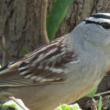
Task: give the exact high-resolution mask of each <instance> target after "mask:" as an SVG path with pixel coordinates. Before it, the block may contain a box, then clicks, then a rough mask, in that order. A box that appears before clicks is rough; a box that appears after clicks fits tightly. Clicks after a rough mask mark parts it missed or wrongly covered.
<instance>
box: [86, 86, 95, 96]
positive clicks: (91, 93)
mask: <svg viewBox="0 0 110 110" xmlns="http://www.w3.org/2000/svg"><path fill="white" fill-rule="evenodd" d="M96 92H97V87H94V88H92V89H91V91H90V92H89V93H88V94H87V95H86V96H87V97H94V95H95V94H96Z"/></svg>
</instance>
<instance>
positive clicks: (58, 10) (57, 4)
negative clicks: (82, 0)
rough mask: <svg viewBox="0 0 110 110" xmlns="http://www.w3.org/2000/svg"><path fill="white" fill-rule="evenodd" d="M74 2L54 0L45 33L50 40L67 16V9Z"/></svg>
mask: <svg viewBox="0 0 110 110" xmlns="http://www.w3.org/2000/svg"><path fill="white" fill-rule="evenodd" d="M73 1H75V0H55V1H54V4H53V7H52V10H51V12H50V13H49V15H48V18H47V32H48V36H49V39H50V40H53V38H54V37H55V34H56V32H57V31H58V29H59V26H60V24H61V23H62V21H63V20H64V18H65V16H66V15H67V12H68V9H69V8H70V6H71V4H72V3H73Z"/></svg>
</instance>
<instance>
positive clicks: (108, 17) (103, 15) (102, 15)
mask: <svg viewBox="0 0 110 110" xmlns="http://www.w3.org/2000/svg"><path fill="white" fill-rule="evenodd" d="M91 17H94V18H97V19H98V18H103V19H110V16H109V15H106V14H95V15H92V16H91Z"/></svg>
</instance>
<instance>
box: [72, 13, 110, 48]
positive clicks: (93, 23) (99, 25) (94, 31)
mask: <svg viewBox="0 0 110 110" xmlns="http://www.w3.org/2000/svg"><path fill="white" fill-rule="evenodd" d="M72 32H73V34H75V36H76V37H77V38H76V39H78V40H79V41H78V42H79V43H80V41H82V40H84V41H88V42H90V43H91V44H93V45H94V46H97V47H103V48H108V47H109V49H110V13H97V14H94V15H92V16H90V17H88V18H86V19H85V20H84V21H82V22H81V23H80V24H79V25H78V26H76V28H75V29H74V30H73V31H72Z"/></svg>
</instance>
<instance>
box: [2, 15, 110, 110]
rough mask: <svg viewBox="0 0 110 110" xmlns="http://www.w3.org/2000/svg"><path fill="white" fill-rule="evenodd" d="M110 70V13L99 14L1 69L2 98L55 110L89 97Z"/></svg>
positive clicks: (42, 109)
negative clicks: (18, 100) (12, 97)
mask: <svg viewBox="0 0 110 110" xmlns="http://www.w3.org/2000/svg"><path fill="white" fill-rule="evenodd" d="M109 70H110V13H96V14H93V15H91V16H90V17H87V18H85V19H84V20H82V21H81V22H80V23H79V24H78V25H77V26H76V27H75V28H74V29H73V30H72V31H71V32H70V33H68V34H66V35H63V36H61V37H59V38H56V39H55V40H54V41H52V42H50V43H49V44H47V45H44V46H42V47H40V48H38V49H35V50H34V51H33V52H30V53H28V54H26V55H25V56H24V57H23V58H21V59H19V60H18V61H16V62H15V63H12V64H10V63H9V64H7V65H5V66H4V67H2V68H1V69H0V94H1V96H2V93H3V96H2V97H5V96H6V97H8V96H15V97H18V98H21V99H22V100H23V101H24V103H25V104H26V105H27V106H28V107H29V108H30V109H32V110H53V109H55V108H56V107H57V106H58V105H60V104H64V103H68V104H69V103H71V102H75V101H77V100H79V99H81V98H82V97H84V96H86V95H87V94H88V93H89V92H90V91H91V90H92V89H93V88H94V87H97V86H98V85H99V84H100V82H101V80H102V79H103V77H104V76H105V74H106V72H108V71H109ZM0 100H2V98H1V99H0Z"/></svg>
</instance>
